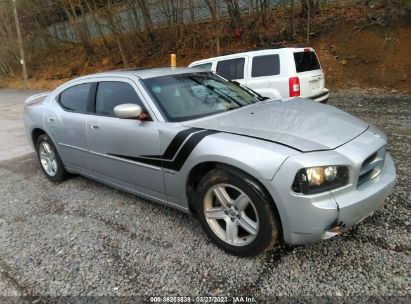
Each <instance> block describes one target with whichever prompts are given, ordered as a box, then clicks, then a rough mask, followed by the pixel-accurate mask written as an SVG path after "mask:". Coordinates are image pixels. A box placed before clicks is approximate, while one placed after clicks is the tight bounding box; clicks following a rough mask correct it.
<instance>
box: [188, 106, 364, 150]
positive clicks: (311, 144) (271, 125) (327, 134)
mask: <svg viewBox="0 0 411 304" xmlns="http://www.w3.org/2000/svg"><path fill="white" fill-rule="evenodd" d="M183 125H184V126H186V127H194V128H201V129H208V130H215V131H221V132H227V133H234V134H239V135H244V136H250V137H254V138H260V139H263V140H268V141H273V142H277V143H280V144H283V145H286V146H290V147H292V148H294V149H297V150H300V151H302V152H310V151H318V150H330V149H335V148H337V147H339V146H341V145H343V144H345V143H347V142H348V141H350V140H352V139H353V138H355V137H357V136H358V135H360V134H361V133H363V132H364V131H365V130H367V128H368V124H367V123H365V122H364V121H362V120H360V119H358V118H356V117H354V116H352V115H350V114H348V113H346V112H343V111H341V110H339V109H337V108H335V107H332V106H328V105H324V104H320V103H317V102H313V101H310V100H308V99H303V98H294V99H292V100H288V101H268V102H259V103H256V104H253V105H249V106H246V107H243V108H240V109H235V110H232V111H229V112H225V113H222V114H217V115H212V116H208V117H205V118H200V119H196V120H191V121H187V122H184V123H183Z"/></svg>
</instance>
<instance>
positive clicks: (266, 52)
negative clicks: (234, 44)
mask: <svg viewBox="0 0 411 304" xmlns="http://www.w3.org/2000/svg"><path fill="white" fill-rule="evenodd" d="M304 48H307V47H286V48H267V49H258V50H251V51H246V52H239V53H230V54H224V55H221V56H217V57H210V58H205V59H201V60H196V61H193V62H192V63H190V65H192V64H201V63H208V62H212V61H216V60H221V59H231V58H237V57H241V56H247V55H254V56H255V55H269V54H282V53H286V52H295V51H298V50H301V49H304ZM308 48H309V49H311V50H314V49H313V48H311V47H308Z"/></svg>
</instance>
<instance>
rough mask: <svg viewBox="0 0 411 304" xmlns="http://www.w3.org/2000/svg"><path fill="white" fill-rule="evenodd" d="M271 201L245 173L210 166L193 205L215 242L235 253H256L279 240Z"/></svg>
mask: <svg viewBox="0 0 411 304" xmlns="http://www.w3.org/2000/svg"><path fill="white" fill-rule="evenodd" d="M271 203H272V202H271V201H270V200H269V199H267V198H266V196H265V195H264V194H263V193H262V191H261V190H260V189H259V188H258V187H257V186H256V184H255V183H254V182H251V179H249V178H248V177H247V178H244V177H240V176H237V175H235V174H233V173H230V172H227V171H225V170H222V169H213V170H212V171H210V172H209V173H207V174H206V175H204V177H203V178H202V179H201V181H200V183H199V185H198V188H197V199H196V206H195V207H196V211H197V213H198V216H199V219H200V222H201V224H202V225H203V227H204V229H205V231H206V232H207V234H208V235H209V236H210V238H211V239H213V240H214V241H215V242H216V243H217V245H219V246H220V247H221V248H223V249H224V250H225V251H227V252H229V253H231V254H234V255H238V256H255V255H259V254H261V253H263V252H265V251H267V250H268V249H270V248H272V247H274V245H276V244H277V243H278V241H279V231H278V226H277V222H276V220H275V217H274V214H273V212H272V210H271V208H270V204H271Z"/></svg>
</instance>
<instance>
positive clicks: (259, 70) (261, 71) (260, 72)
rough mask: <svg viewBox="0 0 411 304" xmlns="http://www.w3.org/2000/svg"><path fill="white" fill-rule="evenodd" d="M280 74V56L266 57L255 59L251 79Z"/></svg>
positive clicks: (256, 57)
mask: <svg viewBox="0 0 411 304" xmlns="http://www.w3.org/2000/svg"><path fill="white" fill-rule="evenodd" d="M278 74H280V56H279V55H265V56H255V57H254V58H253V63H252V68H251V77H262V76H273V75H278Z"/></svg>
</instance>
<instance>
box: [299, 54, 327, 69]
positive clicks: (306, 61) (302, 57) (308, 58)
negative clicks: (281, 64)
mask: <svg viewBox="0 0 411 304" xmlns="http://www.w3.org/2000/svg"><path fill="white" fill-rule="evenodd" d="M294 61H295V68H296V70H297V73H301V72H307V71H313V70H319V69H321V66H320V62H319V61H318V58H317V55H316V54H315V53H314V52H296V53H294Z"/></svg>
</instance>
